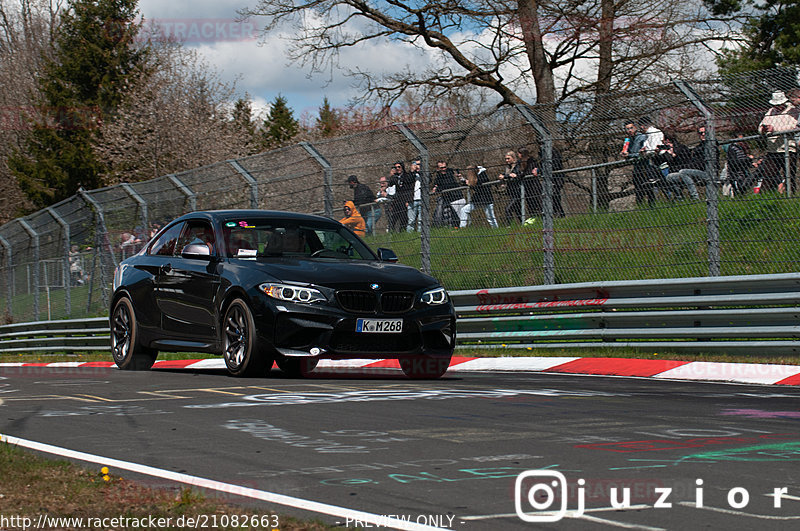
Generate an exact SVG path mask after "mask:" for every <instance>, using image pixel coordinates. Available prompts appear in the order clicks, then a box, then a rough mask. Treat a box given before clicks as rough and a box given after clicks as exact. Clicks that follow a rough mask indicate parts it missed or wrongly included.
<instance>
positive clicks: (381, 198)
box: [373, 177, 394, 230]
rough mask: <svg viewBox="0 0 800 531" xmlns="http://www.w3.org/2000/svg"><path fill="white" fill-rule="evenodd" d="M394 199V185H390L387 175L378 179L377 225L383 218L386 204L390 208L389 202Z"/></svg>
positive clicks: (376, 198) (376, 195)
mask: <svg viewBox="0 0 800 531" xmlns="http://www.w3.org/2000/svg"><path fill="white" fill-rule="evenodd" d="M392 199H394V187H393V186H392V187H390V186H389V179H388V178H387V177H381V178H380V179H378V192H377V193H376V194H375V203H377V204H378V206H377V207H375V227H377V226H378V220H379V219H380V218H381V214H382V212H383V208H384V205H387V206H386V207H385V208H386V209H388V203H389V202H390V201H392ZM375 227H373V230H375ZM387 230H388V229H387Z"/></svg>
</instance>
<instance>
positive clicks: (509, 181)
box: [497, 151, 522, 225]
mask: <svg viewBox="0 0 800 531" xmlns="http://www.w3.org/2000/svg"><path fill="white" fill-rule="evenodd" d="M505 162H506V169H505V171H504V172H503V173H501V174H500V175H498V176H497V179H498V180H499V181H501V182H502V183H503V184H502V185H501V186H505V189H506V197H507V201H506V209H505V211H504V212H503V224H505V225H511V224H512V223H521V222H522V220H521V219H520V218H521V217H522V203H521V201H520V199H521V188H522V179H521V175H520V176H518V175H517V171H518V168H517V153H516V151H509V152H507V153H506V155H505Z"/></svg>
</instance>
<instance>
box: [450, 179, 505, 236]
mask: <svg viewBox="0 0 800 531" xmlns="http://www.w3.org/2000/svg"><path fill="white" fill-rule="evenodd" d="M464 182H465V184H466V185H467V186H469V197H470V201H469V202H468V203H467V205H466V206H465V207H464V208H462V209H461V215H460V216H459V218H460V219H459V225H458V226H459V227H460V228H462V229H463V228H464V227H466V226H467V225H469V224H470V214H471V213H472V211H473V210H475V208H476V207H478V208H482V209H483V213H484V214H486V221H487V223H489V226H490V227H492V228H495V229H496V228H497V218H496V217H495V216H494V194H493V193H492V186H491V185H490V184H489V176H488V175H487V173H486V168H484V167H483V166H468V167H467V171H466V177H465V178H464Z"/></svg>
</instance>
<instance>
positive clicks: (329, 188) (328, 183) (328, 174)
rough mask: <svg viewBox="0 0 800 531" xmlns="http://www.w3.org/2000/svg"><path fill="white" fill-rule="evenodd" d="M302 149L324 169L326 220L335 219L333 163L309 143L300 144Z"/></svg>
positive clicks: (323, 207)
mask: <svg viewBox="0 0 800 531" xmlns="http://www.w3.org/2000/svg"><path fill="white" fill-rule="evenodd" d="M300 147H302V148H303V149H305V150H306V152H307V153H308V154H309V155H311V156H312V157H313V158H314V160H316V161H317V164H319V165H320V166H321V167H322V173H323V179H324V183H323V187H322V193H323V195H322V209H323V210H324V212H325V217H326V218H331V219H333V167H332V166H331V163H330V162H328V159H326V158H325V157H323V156H322V154H321V153H320V152H319V151H317V148H315V147H314V146H312V145H311V144H309V143H308V142H300Z"/></svg>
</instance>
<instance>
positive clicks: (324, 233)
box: [222, 218, 376, 260]
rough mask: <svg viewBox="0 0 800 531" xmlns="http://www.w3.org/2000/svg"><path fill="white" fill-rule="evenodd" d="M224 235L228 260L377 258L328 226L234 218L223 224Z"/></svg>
mask: <svg viewBox="0 0 800 531" xmlns="http://www.w3.org/2000/svg"><path fill="white" fill-rule="evenodd" d="M222 233H223V238H224V241H225V249H226V256H227V257H228V258H243V259H251V260H254V259H256V258H270V257H282V256H291V257H311V258H321V259H322V258H328V259H338V260H375V259H376V257H375V255H374V254H373V253H372V251H370V250H369V248H368V247H367V246H366V245H364V243H362V242H361V241H360V240H359V239H358V238H356V237H355V236H354V235H353V234H352V233H351V232H350V231H348V230H347V229H346V228H344V227H341V226H336V225H331V224H328V223H314V222H313V221H312V222H308V221H293V220H274V219H241V218H232V219H226V220H224V221H223V222H222Z"/></svg>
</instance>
